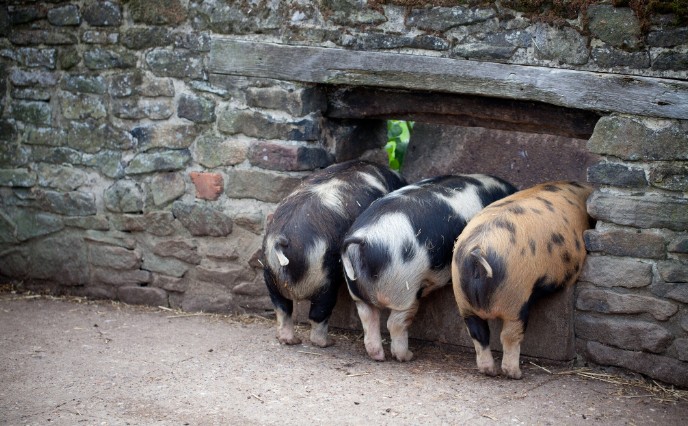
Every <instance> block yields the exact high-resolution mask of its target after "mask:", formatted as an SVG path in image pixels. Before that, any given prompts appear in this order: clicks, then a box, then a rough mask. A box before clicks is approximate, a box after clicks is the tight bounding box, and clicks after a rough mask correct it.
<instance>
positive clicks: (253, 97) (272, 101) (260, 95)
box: [246, 87, 327, 117]
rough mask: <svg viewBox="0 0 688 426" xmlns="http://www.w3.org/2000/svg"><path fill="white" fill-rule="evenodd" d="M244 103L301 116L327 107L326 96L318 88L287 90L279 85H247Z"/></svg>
mask: <svg viewBox="0 0 688 426" xmlns="http://www.w3.org/2000/svg"><path fill="white" fill-rule="evenodd" d="M246 103H247V104H248V105H249V106H252V107H258V108H268V109H277V110H281V111H286V112H288V113H289V114H291V115H294V116H297V117H301V116H304V115H307V114H310V113H312V112H320V111H324V110H325V109H326V108H327V97H326V95H325V93H323V91H322V90H321V89H319V88H304V89H296V90H287V89H282V88H279V87H249V88H248V89H247V90H246Z"/></svg>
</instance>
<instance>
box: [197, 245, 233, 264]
mask: <svg viewBox="0 0 688 426" xmlns="http://www.w3.org/2000/svg"><path fill="white" fill-rule="evenodd" d="M204 243H205V244H204V245H202V246H201V247H200V248H199V252H200V254H201V256H203V257H207V258H210V259H217V260H220V261H223V262H224V261H236V260H238V259H239V252H238V250H237V248H236V247H235V246H233V245H229V244H227V243H226V242H225V241H214V240H205V241H204Z"/></svg>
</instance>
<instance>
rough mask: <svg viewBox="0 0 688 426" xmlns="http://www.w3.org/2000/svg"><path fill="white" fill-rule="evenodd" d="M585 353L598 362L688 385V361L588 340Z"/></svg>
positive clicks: (672, 382)
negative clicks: (617, 347)
mask: <svg viewBox="0 0 688 426" xmlns="http://www.w3.org/2000/svg"><path fill="white" fill-rule="evenodd" d="M584 355H585V357H586V358H587V359H589V360H590V361H592V362H594V363H597V364H602V365H614V366H617V367H623V368H627V369H629V370H632V371H637V372H639V373H642V374H645V375H647V376H650V377H652V378H653V379H657V380H661V381H663V382H666V383H671V384H674V385H677V386H683V387H685V386H688V363H685V362H681V361H679V360H677V359H674V358H669V357H666V356H659V355H654V354H648V353H645V352H636V351H626V350H622V349H616V348H612V347H609V346H606V345H603V344H601V343H597V342H588V343H587V344H586V346H585V354H584Z"/></svg>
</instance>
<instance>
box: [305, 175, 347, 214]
mask: <svg viewBox="0 0 688 426" xmlns="http://www.w3.org/2000/svg"><path fill="white" fill-rule="evenodd" d="M347 189H349V184H348V183H347V182H344V181H343V180H340V179H330V180H328V181H327V182H323V183H320V184H318V185H313V186H312V187H310V188H308V191H310V192H311V193H313V194H315V195H316V196H317V197H318V198H319V200H320V202H322V203H323V205H324V206H326V207H327V208H329V209H330V210H332V211H334V212H336V213H337V214H339V215H341V216H345V215H346V211H345V209H344V201H343V197H344V195H345V191H347Z"/></svg>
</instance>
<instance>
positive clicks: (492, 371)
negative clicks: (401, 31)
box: [478, 365, 499, 377]
mask: <svg viewBox="0 0 688 426" xmlns="http://www.w3.org/2000/svg"><path fill="white" fill-rule="evenodd" d="M478 370H479V371H480V372H481V373H483V374H485V375H486V376H492V377H494V376H496V375H498V374H499V371H497V367H496V366H495V365H489V366H482V367H478Z"/></svg>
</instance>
